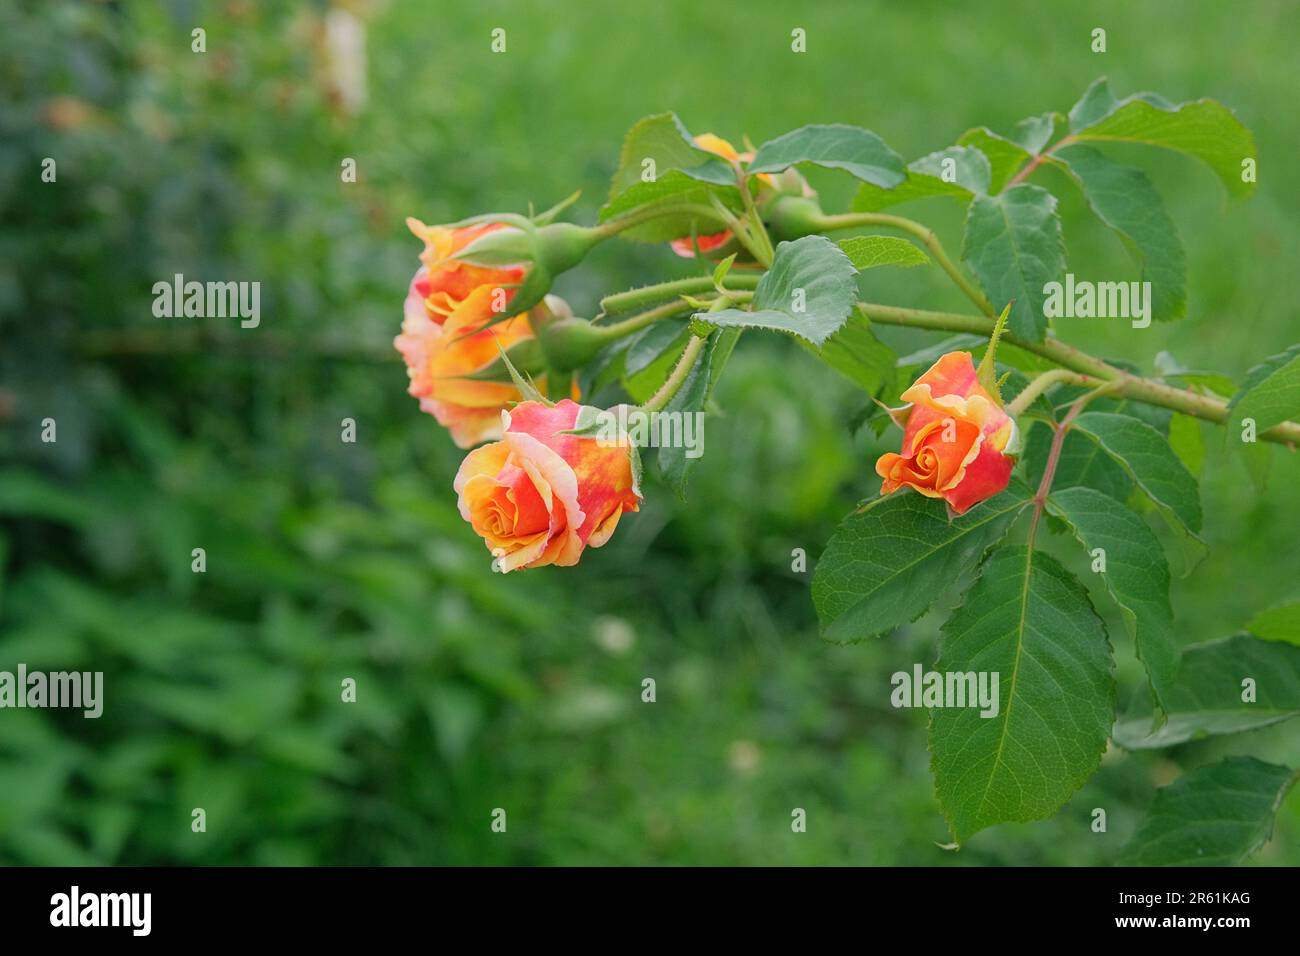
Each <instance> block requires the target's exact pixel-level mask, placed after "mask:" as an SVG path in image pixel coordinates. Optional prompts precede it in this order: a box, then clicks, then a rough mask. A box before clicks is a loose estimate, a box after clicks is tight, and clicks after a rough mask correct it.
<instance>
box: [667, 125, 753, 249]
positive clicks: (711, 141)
mask: <svg viewBox="0 0 1300 956" xmlns="http://www.w3.org/2000/svg"><path fill="white" fill-rule="evenodd" d="M695 145H696V146H698V147H699V148H700V149H707V150H708V151H709V152H710V153H716V154H717V155H719V156H721V157H722V158H723V159H727V160H730V161H731V162H733V163H734V162H745V163H747V162H749V161H750V160H751V159H753V158H754V154H753V153H737V152H736V147H734V146H732V145H731V144H730V143H728V142H727V141H726V140H725V139H723V138H722V137H721V136H714V135H713V134H712V133H701V134H700V135H699V136H696V137H695ZM759 179H760V180H761V181H762V182H765V183H768V184H771V182H772V177H771V176H770V175H768V174H767V173H760V174H759ZM730 241H731V230H730V229H724V230H722V232H714V233H710V234H709V235H707V236H696V237H695V244H696V245H698V246H699V247H700V252H702V253H707V252H711V251H712V250H714V249H717V248H718V247H719V246H723V245H726V244H727V243H728V242H730ZM669 245H670V246H671V247H672V250H673V252H675V253H677V254H678V255H679V256H681V257H683V258H685V259H694V258H695V246H694V245H692V244H691V238H690V236H687V237H686V238H685V239H674V240H673V241H672V242H670V243H669Z"/></svg>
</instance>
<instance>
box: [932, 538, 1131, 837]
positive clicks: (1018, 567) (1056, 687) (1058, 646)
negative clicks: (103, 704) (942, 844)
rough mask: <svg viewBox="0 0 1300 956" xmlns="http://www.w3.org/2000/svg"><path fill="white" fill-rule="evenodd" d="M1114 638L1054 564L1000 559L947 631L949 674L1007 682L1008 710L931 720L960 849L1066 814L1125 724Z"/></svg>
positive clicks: (944, 801) (1019, 550) (995, 557)
mask: <svg viewBox="0 0 1300 956" xmlns="http://www.w3.org/2000/svg"><path fill="white" fill-rule="evenodd" d="M1111 668H1112V662H1111V652H1110V645H1109V643H1108V642H1107V640H1106V629H1105V627H1104V626H1103V625H1102V622H1101V619H1100V618H1099V617H1097V614H1096V612H1095V611H1094V610H1093V608H1092V604H1091V603H1090V602H1089V600H1088V594H1087V592H1086V591H1085V590H1084V589H1083V587H1082V586H1081V585H1080V584H1079V582H1078V581H1076V580H1075V579H1074V578H1073V577H1071V576H1070V574H1069V573H1068V572H1067V571H1066V570H1065V569H1064V568H1062V567H1061V566H1060V565H1059V564H1057V563H1056V561H1055V560H1053V559H1052V558H1051V557H1050V556H1048V555H1046V554H1043V553H1041V552H1039V553H1035V552H1032V551H1030V550H1029V549H1027V548H1024V547H1021V546H1016V547H1004V548H999V549H998V550H996V551H994V552H993V553H992V554H991V555H989V557H988V559H987V560H986V561H985V562H984V564H983V566H982V567H981V568H980V575H979V578H978V579H976V581H975V583H974V584H973V585H971V587H970V589H969V590H968V591H967V592H966V596H965V598H964V600H963V602H962V605H961V607H959V608H958V609H957V610H956V611H955V612H953V615H952V617H951V618H950V619H949V620H948V622H947V623H946V624H945V625H944V626H943V628H942V638H941V643H940V654H939V660H938V662H937V663H936V664H935V669H936V670H937V671H939V672H940V673H942V674H950V673H965V672H971V671H974V672H976V673H979V672H989V673H997V674H998V675H1000V676H999V692H1000V693H999V697H1000V702H999V709H998V712H997V714H996V715H995V716H993V717H989V718H985V717H982V716H980V713H981V712H980V711H979V710H978V709H975V708H934V709H932V710H931V712H930V766H931V769H932V770H933V771H934V779H935V792H936V793H937V795H938V797H939V803H940V805H941V806H942V807H943V812H944V816H945V817H946V818H947V820H948V826H949V828H950V829H951V830H952V832H953V835H954V836H955V837H956V839H957V840H958V841H963V840H965V839H967V838H968V837H970V836H971V835H972V834H974V833H976V832H978V831H980V830H983V829H984V828H985V827H989V826H992V825H994V824H996V823H1005V822H1009V821H1013V820H1018V821H1025V820H1038V819H1042V818H1043V817H1047V816H1050V815H1051V814H1053V813H1055V812H1056V810H1057V809H1058V808H1060V806H1061V805H1062V804H1063V803H1065V801H1066V800H1068V799H1069V797H1070V795H1071V794H1072V793H1074V791H1075V790H1077V789H1078V788H1079V787H1080V786H1082V785H1083V783H1084V781H1086V780H1087V779H1088V778H1089V777H1090V776H1092V774H1093V772H1094V771H1095V770H1096V769H1097V766H1098V764H1099V763H1100V762H1101V754H1102V751H1104V750H1105V749H1106V739H1107V736H1108V735H1109V732H1110V727H1111V723H1112V721H1113V720H1114V715H1115V684H1114V681H1113V679H1112V677H1111Z"/></svg>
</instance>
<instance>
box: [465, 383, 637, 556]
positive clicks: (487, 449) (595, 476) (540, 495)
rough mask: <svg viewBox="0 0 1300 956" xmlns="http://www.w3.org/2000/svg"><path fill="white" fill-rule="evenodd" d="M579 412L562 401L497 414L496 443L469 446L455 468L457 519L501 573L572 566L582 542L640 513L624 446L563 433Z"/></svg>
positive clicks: (601, 538) (594, 542) (595, 541)
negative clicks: (499, 423) (479, 539)
mask: <svg viewBox="0 0 1300 956" xmlns="http://www.w3.org/2000/svg"><path fill="white" fill-rule="evenodd" d="M581 409H582V406H581V405H579V404H577V403H576V402H571V401H569V400H568V399H565V400H564V401H562V402H559V403H558V404H556V405H554V406H547V405H545V404H543V403H542V402H522V403H520V404H519V405H516V406H515V407H514V408H513V409H511V410H510V411H508V412H502V413H501V417H502V420H503V423H504V435H503V438H502V440H501V441H499V442H493V443H492V444H490V445H484V446H483V447H482V448H476V449H474V450H473V451H471V452H470V453H469V454H468V455H466V456H465V460H464V462H462V463H461V466H460V471H458V472H457V473H456V482H455V485H454V487H455V489H456V493H457V494H458V495H459V496H460V513H461V516H462V517H463V518H464V519H465V520H466V521H468V522H469V523H470V525H471V526H472V527H473V528H474V530H475V531H476V532H478V534H479V535H480V536H481V537H482V538H483V540H484V541H485V542H486V543H487V546H488V550H489V551H491V552H492V554H493V556H494V557H496V558H497V567H498V568H499V569H500V570H501V571H502V572H506V571H513V570H515V569H517V568H537V567H542V566H543V565H547V564H557V565H562V566H568V565H572V564H577V563H578V559H579V558H580V557H581V556H582V551H583V549H584V548H585V547H587V546H588V545H590V546H591V547H593V548H599V547H600V546H601V545H603V544H604V543H605V542H606V541H608V540H609V537H610V535H612V534H613V533H614V529H615V528H616V527H617V526H618V519H619V517H620V516H621V515H622V514H623V512H625V511H637V510H639V507H640V502H641V494H640V492H639V490H638V489H637V488H636V486H635V482H634V480H633V474H632V457H631V450H630V449H629V448H627V447H618V446H607V445H602V443H601V442H600V441H599V440H598V439H596V438H592V437H578V436H576V435H565V434H561V433H562V432H564V431H567V430H570V429H572V428H573V427H574V423H575V422H576V421H577V418H578V413H579V411H580V410H581Z"/></svg>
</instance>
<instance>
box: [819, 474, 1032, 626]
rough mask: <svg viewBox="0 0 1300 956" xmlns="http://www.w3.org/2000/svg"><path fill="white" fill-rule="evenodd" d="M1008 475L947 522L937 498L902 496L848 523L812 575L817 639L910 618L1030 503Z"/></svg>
mask: <svg viewBox="0 0 1300 956" xmlns="http://www.w3.org/2000/svg"><path fill="white" fill-rule="evenodd" d="M1030 496H1031V495H1030V491H1029V489H1028V488H1027V487H1025V485H1024V484H1023V483H1022V482H1020V481H1019V480H1018V479H1015V478H1013V479H1012V480H1011V484H1010V485H1008V486H1007V489H1006V491H1003V492H1002V493H1001V494H999V495H996V496H994V497H993V498H990V499H989V500H988V501H985V502H982V503H981V504H979V505H977V506H975V507H974V508H972V509H971V510H970V511H968V512H966V514H964V515H962V516H960V517H958V518H953V519H952V520H949V518H948V511H947V508H946V506H945V505H944V503H943V502H942V501H938V500H936V499H934V498H926V497H924V496H923V495H920V494H915V493H912V492H910V491H904V492H900V493H897V494H892V495H888V496H886V497H884V498H878V499H876V500H875V501H873V502H871V503H870V504H868V505H867V506H866V507H865V508H863V509H862V510H861V511H858V512H855V513H854V514H852V515H850V516H849V517H848V518H846V519H845V520H844V521H843V522H842V523H841V524H840V526H839V528H837V529H836V531H835V534H834V535H832V536H831V540H830V542H829V543H828V544H827V545H826V550H825V551H824V552H823V553H822V556H821V559H820V560H819V561H818V562H817V569H816V571H815V573H814V575H813V586H812V595H813V604H814V605H815V606H816V608H817V617H818V619H819V620H820V621H821V628H822V636H823V637H824V638H825V639H826V640H828V641H837V642H841V643H847V642H850V641H860V640H863V639H865V638H869V637H874V636H876V635H878V634H884V633H885V632H887V631H890V630H892V629H894V628H895V627H898V626H900V625H902V624H907V623H908V622H910V621H914V620H916V618H917V617H919V616H920V615H921V614H923V613H925V611H926V609H927V608H929V606H930V605H931V604H932V603H933V602H934V600H935V599H936V598H937V597H938V596H939V595H940V594H941V593H942V592H943V591H944V590H945V589H947V588H948V587H950V586H951V585H952V583H953V582H954V581H955V580H957V577H958V576H959V575H960V574H961V573H962V571H963V570H964V569H966V568H968V567H970V565H971V564H972V562H974V561H976V560H977V559H978V558H979V556H980V555H981V554H982V553H983V552H984V551H985V550H986V549H987V548H988V547H989V546H990V545H992V544H993V543H994V542H995V541H997V540H998V539H999V538H1001V537H1002V535H1003V534H1005V533H1006V531H1007V528H1009V527H1010V526H1011V522H1012V521H1013V520H1014V519H1015V517H1016V515H1017V514H1019V513H1020V511H1021V509H1023V508H1024V507H1025V505H1027V504H1028V503H1029V500H1030Z"/></svg>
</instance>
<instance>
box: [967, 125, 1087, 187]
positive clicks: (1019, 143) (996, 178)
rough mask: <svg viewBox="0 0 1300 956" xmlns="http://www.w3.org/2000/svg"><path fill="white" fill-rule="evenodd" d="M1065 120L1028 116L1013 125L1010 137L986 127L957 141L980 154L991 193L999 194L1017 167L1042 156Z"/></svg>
mask: <svg viewBox="0 0 1300 956" xmlns="http://www.w3.org/2000/svg"><path fill="white" fill-rule="evenodd" d="M1064 119H1065V117H1064V116H1062V115H1061V114H1060V113H1043V114H1042V115H1041V116H1030V117H1028V118H1027V119H1022V120H1021V121H1020V122H1019V123H1017V124H1016V129H1015V132H1014V133H1012V134H1011V136H1009V137H1008V136H1002V135H1000V134H998V133H995V132H993V131H992V130H991V129H989V128H988V127H986V126H978V127H976V128H975V129H968V130H967V131H966V132H964V133H962V135H961V137H960V138H959V139H958V140H957V142H958V144H959V145H961V146H970V147H972V148H974V149H978V150H979V151H980V152H981V153H983V154H984V155H985V156H986V157H987V159H988V162H989V188H988V192H990V193H1000V192H1002V190H1003V188H1004V187H1005V186H1006V184H1007V183H1008V182H1009V181H1010V180H1011V178H1012V177H1013V176H1015V174H1016V173H1017V172H1018V171H1019V170H1020V167H1022V166H1024V165H1025V163H1027V162H1029V160H1031V159H1033V158H1034V157H1035V156H1037V155H1039V154H1040V153H1042V151H1043V148H1044V147H1045V146H1046V145H1047V144H1048V143H1049V142H1051V139H1052V137H1053V136H1055V135H1056V127H1057V126H1058V125H1059V124H1060V123H1061V122H1063V121H1064Z"/></svg>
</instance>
